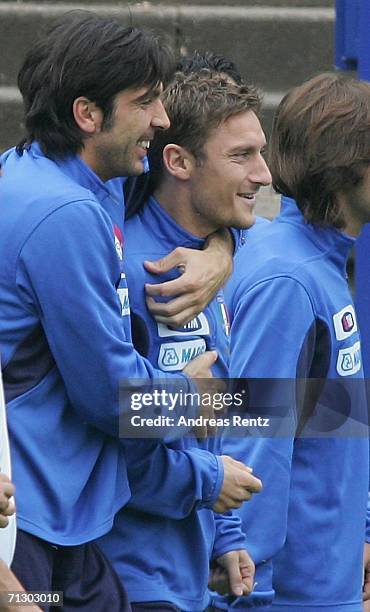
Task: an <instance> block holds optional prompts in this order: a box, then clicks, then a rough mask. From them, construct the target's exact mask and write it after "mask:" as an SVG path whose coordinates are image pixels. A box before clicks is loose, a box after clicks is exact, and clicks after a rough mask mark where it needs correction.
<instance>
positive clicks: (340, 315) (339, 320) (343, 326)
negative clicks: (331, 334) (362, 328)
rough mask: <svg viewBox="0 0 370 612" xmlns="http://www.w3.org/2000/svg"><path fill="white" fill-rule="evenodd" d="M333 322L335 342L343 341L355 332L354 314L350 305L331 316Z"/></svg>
mask: <svg viewBox="0 0 370 612" xmlns="http://www.w3.org/2000/svg"><path fill="white" fill-rule="evenodd" d="M333 322H334V329H335V337H336V339H337V340H345V339H346V338H349V337H350V336H352V334H354V333H355V332H357V321H356V313H355V309H354V308H353V306H352V304H348V306H345V307H344V308H342V310H340V311H339V312H337V313H336V314H335V315H333Z"/></svg>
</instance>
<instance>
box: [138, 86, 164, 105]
mask: <svg viewBox="0 0 370 612" xmlns="http://www.w3.org/2000/svg"><path fill="white" fill-rule="evenodd" d="M161 93H162V88H161V86H160V85H157V86H156V87H153V88H151V89H148V90H147V91H146V92H145V93H143V95H142V96H139V97H138V98H135V100H134V102H138V103H139V104H140V102H144V100H154V99H155V98H159V96H160V95H161Z"/></svg>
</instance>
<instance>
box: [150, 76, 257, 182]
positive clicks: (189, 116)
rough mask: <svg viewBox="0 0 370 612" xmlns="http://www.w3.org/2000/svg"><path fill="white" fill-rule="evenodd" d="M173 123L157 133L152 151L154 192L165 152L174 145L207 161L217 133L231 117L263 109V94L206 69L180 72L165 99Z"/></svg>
mask: <svg viewBox="0 0 370 612" xmlns="http://www.w3.org/2000/svg"><path fill="white" fill-rule="evenodd" d="M162 101H163V105H164V107H165V109H166V113H167V115H168V117H169V119H170V121H171V125H170V127H169V128H168V130H157V131H156V133H155V136H154V140H153V143H152V146H151V147H150V149H149V165H150V192H153V191H154V190H155V189H156V188H157V187H158V185H159V183H160V182H161V180H162V176H163V171H164V169H163V158H162V153H163V149H164V148H165V146H166V145H167V144H170V143H174V144H177V145H180V146H182V147H184V148H186V149H187V150H188V151H189V152H190V153H192V155H194V157H195V159H196V160H197V163H198V164H201V163H202V162H203V161H204V157H205V154H204V146H205V144H206V142H207V140H208V138H209V136H210V134H211V132H212V131H213V130H215V129H216V128H217V127H218V126H219V125H220V124H221V123H222V122H224V121H226V120H227V119H228V118H229V117H231V116H233V115H237V114H239V113H243V112H246V111H249V110H250V111H253V112H255V113H256V114H257V115H258V114H259V112H260V108H261V98H260V95H259V92H258V91H257V89H256V88H255V87H254V86H253V85H247V84H241V85H237V84H236V83H235V82H234V81H232V80H231V79H230V78H228V77H227V75H225V76H223V75H222V74H218V73H215V72H211V71H210V70H207V69H204V70H200V71H199V72H197V73H192V74H188V75H186V74H183V73H181V72H177V73H176V75H175V77H174V79H173V81H171V83H170V84H169V86H168V87H167V89H166V90H165V91H164V93H163V96H162Z"/></svg>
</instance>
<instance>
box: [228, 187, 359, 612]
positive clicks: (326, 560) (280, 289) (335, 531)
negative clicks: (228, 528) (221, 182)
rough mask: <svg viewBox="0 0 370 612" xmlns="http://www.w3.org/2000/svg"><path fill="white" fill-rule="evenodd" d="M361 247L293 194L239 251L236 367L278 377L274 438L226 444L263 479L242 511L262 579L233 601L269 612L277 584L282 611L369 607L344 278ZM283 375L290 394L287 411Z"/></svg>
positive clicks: (352, 339) (353, 336)
mask: <svg viewBox="0 0 370 612" xmlns="http://www.w3.org/2000/svg"><path fill="white" fill-rule="evenodd" d="M353 244H354V240H353V239H352V238H350V237H348V236H346V235H344V234H343V233H340V232H338V231H336V230H335V229H322V228H321V229H320V228H314V227H313V226H312V225H309V224H307V223H306V222H305V221H304V219H303V217H302V215H301V213H300V211H299V210H298V208H297V206H296V204H295V202H294V201H292V200H290V199H288V198H283V206H282V212H281V214H280V216H279V217H278V218H277V219H276V220H275V221H273V222H272V223H270V224H268V225H265V226H261V227H260V228H259V229H258V231H255V232H254V234H253V235H251V236H250V237H249V238H248V241H247V242H246V245H245V246H244V247H243V248H242V249H240V251H239V253H238V254H237V257H236V261H235V270H234V274H233V277H232V280H231V282H230V283H229V285H228V287H227V290H226V296H227V301H228V304H229V308H230V316H231V319H232V328H231V368H230V369H231V376H233V377H248V378H256V379H259V378H266V379H272V380H270V381H269V382H268V383H266V384H265V385H264V390H265V392H264V394H263V400H264V409H265V410H266V406H267V407H268V408H269V410H270V415H272V418H271V423H272V425H271V434H270V435H271V436H272V437H234V438H229V439H227V440H225V444H224V450H225V452H227V453H229V454H231V455H233V456H235V457H236V458H238V459H241V460H243V461H245V462H247V463H248V464H250V465H252V467H253V468H254V472H255V473H256V475H258V476H259V477H260V478H262V481H263V483H264V490H263V492H262V493H261V494H260V495H258V496H256V497H255V498H254V499H253V500H252V501H251V502H250V503H249V504H245V505H244V506H243V507H242V508H241V509H240V511H239V514H240V516H241V517H242V519H243V525H244V530H245V531H246V534H247V537H248V546H249V550H250V553H251V555H252V557H253V558H254V560H255V562H256V565H257V573H256V581H257V583H258V584H257V586H256V589H255V593H254V594H252V595H251V596H250V597H248V598H240V599H239V600H237V601H235V602H234V603H233V607H235V608H248V607H254V606H258V607H259V609H261V610H269V609H270V604H271V601H272V599H273V595H274V590H275V592H276V597H275V601H274V604H273V608H274V609H275V608H276V610H279V612H296V611H298V610H299V611H304V612H324V611H325V612H327V611H328V610H331V611H332V612H360V611H361V610H362V605H361V584H362V554H363V545H364V540H365V521H366V503H367V491H368V482H369V476H368V456H369V449H368V429H367V414H366V398H365V394H364V385H363V380H362V379H363V370H362V363H361V349H360V337H359V332H358V329H357V322H356V315H355V311H354V308H353V302H352V298H351V295H350V292H349V289H348V285H347V280H346V262H347V257H348V254H349V251H350V250H351V248H352V247H353ZM308 378H311V379H313V382H312V381H311V383H310V382H309V381H307V379H308ZM273 379H275V381H274V380H273ZM276 379H280V380H276ZM282 379H285V381H286V382H287V385H288V389H289V393H290V398H289V401H288V402H287V403H286V404H285V408H286V412H285V414H283V415H282V413H281V405H282V402H279V400H280V399H281V397H280V394H281V388H282V386H283V385H282ZM289 381H290V383H289ZM296 381H299V385H298V384H297V385H296ZM315 381H316V382H315ZM317 382H318V386H317V384H316V383H317ZM261 388H262V387H260V389H261ZM286 397H287V396H285V398H284V399H286ZM303 399H304V403H303V401H302V400H303ZM298 406H299V408H298ZM302 406H304V408H303V411H302ZM274 410H276V411H277V410H280V415H281V418H279V416H275V418H274V417H273V415H274ZM277 414H279V413H277ZM282 424H283V425H282ZM279 427H280V428H281V429H280V430H281V431H283V432H284V435H283V436H279V433H278V432H279ZM297 427H298V429H300V430H302V429H303V432H304V435H303V437H298V438H296V439H294V437H293V435H292V436H290V435H289V431H291V432H293V434H294V431H295V430H296V429H297ZM234 433H235V432H234ZM274 433H275V436H274ZM262 435H263V432H262Z"/></svg>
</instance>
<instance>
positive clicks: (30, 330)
mask: <svg viewBox="0 0 370 612" xmlns="http://www.w3.org/2000/svg"><path fill="white" fill-rule="evenodd" d="M1 163H2V167H3V176H2V178H1V181H0V202H1V206H0V259H1V262H2V264H1V266H0V296H1V300H0V304H1V305H0V312H1V316H0V352H1V355H2V367H3V378H4V385H5V393H6V399H7V405H8V423H9V432H10V441H11V447H12V460H13V478H14V482H15V484H16V486H17V510H18V525H19V527H21V528H22V529H24V530H25V531H28V532H30V533H32V534H35V535H36V536H39V537H41V538H43V539H45V540H48V541H51V542H54V543H56V544H60V545H74V544H80V543H82V542H86V541H89V540H92V539H93V538H96V537H98V536H100V535H102V534H103V533H105V532H106V531H108V530H109V529H110V527H111V525H112V521H113V516H114V513H115V511H116V510H118V508H120V507H121V506H122V505H123V504H124V503H125V502H126V501H127V500H128V498H129V496H130V490H129V485H128V480H127V474H126V462H125V457H124V453H123V452H122V449H121V448H120V445H119V444H118V443H117V440H116V439H114V438H113V436H117V435H118V415H119V401H118V395H119V394H118V384H119V380H121V379H126V380H128V379H132V378H141V379H150V378H153V377H155V376H156V375H158V374H160V376H161V379H163V378H166V377H167V378H168V375H167V373H164V372H161V373H159V372H158V371H157V370H155V369H154V368H153V367H152V365H151V364H150V362H149V361H147V360H145V359H143V358H142V357H140V355H138V354H137V353H136V352H135V351H134V349H133V346H132V343H131V335H130V319H129V304H128V295H127V286H126V280H125V274H124V271H123V268H122V264H123V256H122V240H123V239H122V236H123V200H122V179H113V180H112V181H109V182H107V183H103V182H102V181H101V180H100V179H99V178H98V177H97V176H96V175H95V174H94V173H93V172H92V171H91V170H90V168H89V167H88V166H87V165H86V164H85V163H84V162H83V161H82V160H81V159H79V158H78V157H71V158H69V159H66V160H65V161H63V162H58V163H56V162H54V161H52V160H50V159H48V158H46V157H45V156H44V155H43V154H42V152H41V150H40V148H39V146H38V145H37V143H33V144H32V146H31V147H30V149H29V150H27V151H25V152H24V153H23V155H22V156H19V155H18V154H17V153H16V152H15V151H14V150H12V151H10V152H8V153H7V154H5V155H4V156H3V158H2V160H1ZM180 382H181V385H182V388H188V390H189V391H191V390H193V389H194V388H193V386H192V385H190V383H189V379H188V378H186V377H185V376H183V377H182V381H180ZM174 384H177V385H178V382H177V383H174ZM177 388H178V387H177ZM126 391H127V393H126V394H123V399H122V405H121V408H122V410H123V412H126V413H129V412H130V401H129V399H130V386H128V387H127V389H126ZM142 479H144V480H145V474H142ZM91 508H99V511H94V512H92V511H91Z"/></svg>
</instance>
